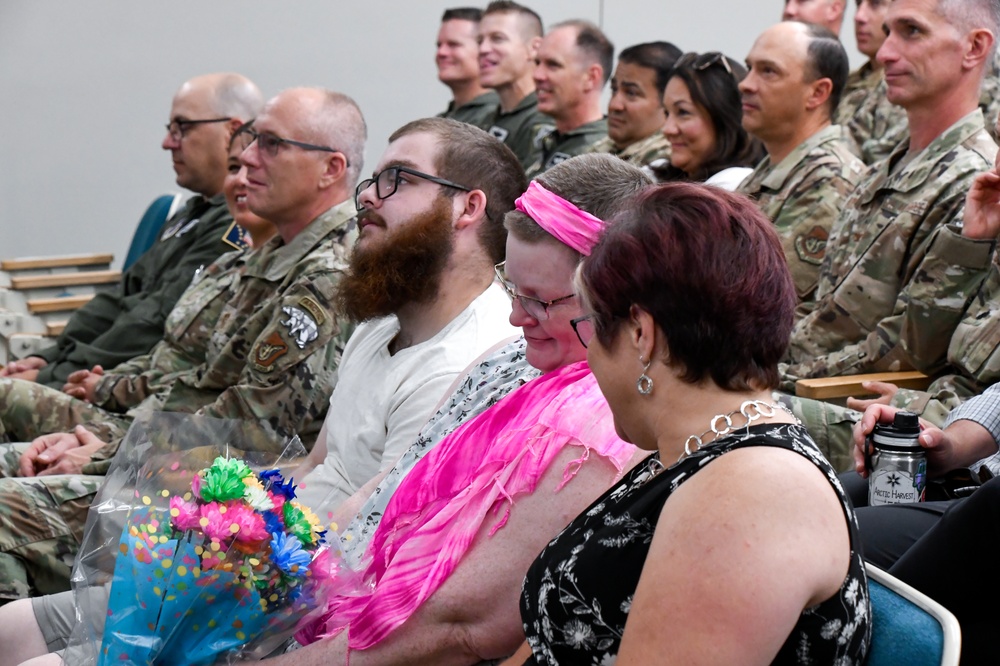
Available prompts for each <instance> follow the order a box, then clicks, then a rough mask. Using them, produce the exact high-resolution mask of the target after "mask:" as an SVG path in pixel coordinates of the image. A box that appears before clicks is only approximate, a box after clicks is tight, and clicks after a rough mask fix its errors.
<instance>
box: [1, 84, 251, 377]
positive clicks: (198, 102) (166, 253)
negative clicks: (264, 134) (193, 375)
mask: <svg viewBox="0 0 1000 666" xmlns="http://www.w3.org/2000/svg"><path fill="white" fill-rule="evenodd" d="M261 102H262V100H261V97H260V91H259V90H257V87H256V86H255V85H254V84H253V83H252V82H250V81H249V80H247V79H246V78H245V77H243V76H240V75H238V74H209V75H205V76H199V77H195V78H194V79H191V80H190V81H187V82H186V83H184V85H182V86H181V88H180V89H179V90H178V91H177V94H176V95H175V96H174V99H173V103H172V106H171V115H170V118H171V122H170V123H169V125H168V126H167V134H166V136H165V137H164V140H163V149H164V150H169V151H170V153H171V155H172V158H173V162H174V171H175V172H176V173H177V184H178V185H180V186H181V187H184V188H187V189H189V190H192V191H194V192H196V193H197V195H196V196H195V197H193V198H192V199H191V200H189V201H188V202H187V204H186V205H185V206H184V207H183V208H182V209H181V210H180V211H178V213H177V214H176V215H174V216H173V217H172V218H171V219H170V220H168V221H167V223H166V224H165V225H164V228H163V231H162V233H161V234H160V238H159V239H158V240H157V242H156V243H154V244H153V246H152V247H151V248H150V249H149V250H148V251H147V252H145V253H144V254H143V255H142V256H141V257H140V258H139V260H138V261H136V263H135V264H133V265H132V266H131V267H130V268H129V269H128V270H127V271H125V272H124V273H123V274H122V278H121V282H120V283H119V285H118V287H117V288H116V289H115V290H114V291H111V292H102V293H99V294H97V295H96V296H95V297H94V298H93V299H92V300H91V301H90V302H89V303H87V304H86V305H84V306H83V307H81V308H80V309H79V310H77V311H76V312H75V313H74V314H73V316H72V317H71V318H70V319H69V321H68V323H67V325H66V328H65V330H63V332H62V333H61V334H60V335H59V337H58V338H57V339H56V344H55V345H54V346H52V347H50V348H48V349H44V350H42V351H40V352H38V353H37V354H35V355H33V356H31V357H28V358H26V359H22V360H21V361H18V362H15V363H12V364H10V365H9V366H8V367H7V368H0V377H3V376H8V375H9V376H16V377H19V378H22V379H30V380H33V381H38V382H40V383H42V384H45V385H47V386H51V387H53V388H56V389H59V388H61V387H62V385H63V383H64V382H65V381H66V379H67V378H68V377H69V375H70V373H72V372H75V371H77V370H84V369H86V370H89V369H90V368H92V367H93V366H95V365H103V366H105V367H111V366H114V365H117V364H118V363H121V362H123V361H127V360H128V359H130V358H132V357H133V356H138V355H140V354H145V353H147V352H148V351H149V350H150V349H151V348H152V347H153V345H155V344H156V343H157V342H158V341H159V340H161V339H162V338H163V323H164V321H165V320H166V317H167V315H168V314H169V313H170V311H171V309H173V307H174V304H175V303H176V302H177V299H178V298H180V295H181V294H182V293H184V290H185V289H187V287H188V285H189V284H190V283H191V277H192V275H193V274H194V273H195V272H196V271H197V270H198V269H199V268H200V267H203V266H205V265H208V264H210V263H212V262H213V261H215V260H216V259H217V258H218V257H219V255H221V254H223V253H224V252H228V251H230V250H232V249H233V247H239V244H238V241H239V239H238V237H232V238H231V237H229V236H228V235H227V232H228V231H229V230H230V226H231V224H232V217H231V216H230V215H229V212H228V211H227V210H226V205H225V202H224V201H223V197H222V195H221V191H222V181H223V179H224V178H225V175H226V147H227V145H228V141H229V138H230V137H231V136H232V134H233V132H234V131H235V130H236V128H237V127H238V126H239V125H240V124H241V123H242V121H243V120H248V119H250V118H252V117H253V116H254V115H256V113H257V112H258V111H259V110H260V105H261Z"/></svg>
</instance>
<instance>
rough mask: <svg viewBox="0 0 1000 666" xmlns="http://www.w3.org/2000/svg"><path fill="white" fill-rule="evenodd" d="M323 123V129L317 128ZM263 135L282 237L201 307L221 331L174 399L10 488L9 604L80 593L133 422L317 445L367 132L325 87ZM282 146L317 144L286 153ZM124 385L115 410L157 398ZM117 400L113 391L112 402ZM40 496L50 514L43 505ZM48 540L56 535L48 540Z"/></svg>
mask: <svg viewBox="0 0 1000 666" xmlns="http://www.w3.org/2000/svg"><path fill="white" fill-rule="evenodd" d="M313 117H318V118H319V119H320V120H322V122H319V123H314V122H311V121H312V119H313ZM316 126H318V127H329V128H332V129H328V130H326V131H325V132H323V131H320V130H316V129H313V128H314V127H316ZM254 127H255V132H251V133H249V134H248V136H247V138H248V139H254V140H253V141H252V143H250V144H249V147H248V148H247V149H246V150H245V151H244V153H243V156H242V159H243V161H244V165H245V166H246V168H247V178H248V181H249V182H250V187H249V190H248V193H247V201H248V203H249V205H250V206H251V208H252V209H253V210H254V212H257V213H260V214H261V215H262V216H265V217H267V218H268V219H270V220H271V221H272V222H273V223H274V225H275V227H276V228H277V229H278V235H277V236H276V237H275V238H273V239H272V240H271V241H269V242H268V243H266V244H265V245H264V246H263V247H261V248H260V249H259V250H258V251H256V252H254V253H253V254H252V255H250V256H248V257H247V259H246V263H245V265H244V266H243V267H242V269H239V270H237V271H236V273H235V275H233V279H232V282H231V283H230V286H229V288H228V289H226V290H225V291H222V292H221V293H220V294H219V297H218V298H211V294H212V293H213V292H215V293H219V292H218V291H217V289H214V288H213V289H204V290H199V289H198V287H197V286H196V288H195V290H194V296H193V300H192V309H196V308H197V307H198V304H200V303H202V302H203V301H204V299H208V300H209V301H211V303H212V305H210V306H209V307H208V308H207V310H208V312H212V311H213V310H215V306H217V305H220V304H219V301H220V300H221V307H218V316H217V317H216V321H215V324H214V326H212V327H210V328H207V327H202V326H199V327H198V329H199V331H192V333H199V332H200V334H201V335H205V336H207V339H205V340H204V343H205V348H204V361H203V362H202V363H200V364H198V365H197V366H195V367H191V368H189V369H188V370H183V371H180V372H174V373H171V374H168V375H165V376H160V377H152V378H151V381H150V383H151V384H158V385H159V386H160V387H161V388H160V389H159V390H156V391H155V392H154V393H152V394H151V395H148V397H146V398H145V399H144V400H142V401H141V402H139V404H138V405H136V406H135V407H133V408H131V409H130V410H129V411H128V412H127V414H125V415H124V416H120V415H114V416H111V417H110V418H101V419H100V420H96V421H89V422H86V423H84V427H83V428H77V429H76V430H75V431H74V432H72V433H59V434H55V435H49V436H45V437H41V438H38V439H36V440H35V442H34V443H33V444H32V446H31V448H30V449H28V451H27V452H26V453H25V454H24V455H23V456H22V457H21V459H20V466H21V470H22V472H23V471H25V469H27V470H28V471H31V470H34V472H35V473H36V474H39V476H35V477H33V478H4V479H0V505H2V506H4V507H13V508H15V509H16V513H12V514H0V600H9V599H12V598H17V597H19V596H24V592H25V591H26V587H28V588H31V586H34V588H33V589H34V591H36V592H53V591H57V590H59V589H66V586H67V584H68V574H69V567H70V566H71V565H72V551H73V550H75V544H76V543H78V540H79V539H80V537H81V532H82V528H83V522H84V520H85V518H86V510H85V508H83V507H85V505H86V504H87V503H89V499H90V497H91V495H92V491H93V490H94V488H96V486H97V485H99V484H100V481H101V479H102V478H103V477H102V476H101V475H102V474H104V473H105V472H106V471H107V469H108V467H109V466H110V461H111V458H112V457H113V455H114V453H115V452H116V451H117V448H118V446H119V444H120V443H121V439H122V437H123V436H124V433H125V430H126V428H127V425H128V422H129V421H130V420H131V418H133V417H135V416H137V415H140V414H146V413H148V412H152V411H175V412H192V413H196V414H200V415H204V416H211V417H215V418H226V419H240V420H248V421H253V422H258V423H260V424H262V425H264V426H265V427H267V428H269V429H270V430H271V431H273V432H274V433H276V434H278V435H279V436H281V437H287V436H290V435H292V434H296V433H297V434H299V435H301V436H302V437H303V439H304V440H306V441H307V442H311V441H312V440H314V439H315V437H316V434H317V432H318V430H319V428H320V425H321V424H322V420H323V415H324V414H325V411H326V408H327V401H328V399H329V395H330V392H331V391H332V389H333V385H334V383H335V379H336V372H337V365H338V363H339V359H340V354H341V352H342V351H343V347H344V345H345V343H346V337H347V334H348V328H349V327H348V326H347V325H346V323H345V322H344V321H343V320H342V318H341V317H340V316H339V315H338V314H337V311H336V310H335V309H334V308H333V298H334V291H335V287H336V285H337V283H338V281H339V279H340V276H341V274H342V273H343V271H344V269H345V268H346V265H347V255H348V252H349V249H350V247H351V245H352V243H353V238H354V229H355V224H354V217H355V208H354V203H353V201H351V199H350V193H351V188H352V186H353V184H354V182H355V180H356V178H357V175H358V173H359V172H360V169H361V167H362V160H363V149H364V138H365V132H366V130H365V125H364V120H363V119H362V117H361V113H360V111H359V110H358V109H357V106H356V105H355V104H354V102H353V101H351V100H350V98H347V97H346V96H343V95H339V94H337V93H330V92H328V91H322V90H315V89H296V90H290V91H286V92H284V93H282V94H281V95H279V96H278V97H277V98H275V99H274V100H272V101H271V102H270V103H269V104H268V106H267V107H266V108H265V110H264V112H263V114H262V115H261V116H260V117H258V119H257V120H256V121H255V125H254ZM256 132H260V134H256ZM278 137H295V140H296V141H303V142H305V141H306V140H307V139H308V140H311V142H310V143H302V144H301V145H297V144H296V145H286V144H284V143H282V142H281V141H280V140H279V139H278ZM327 146H336V147H338V150H336V151H334V150H333V149H332V148H327ZM279 151H282V152H286V153H287V154H283V155H282V156H281V157H282V161H281V162H280V167H279V168H270V167H271V164H272V161H273V160H274V159H275V157H277V156H278V153H279ZM286 165H287V166H286ZM282 168H287V169H288V171H287V172H283V171H282ZM283 173H294V174H296V176H295V180H294V181H291V182H288V181H286V180H285V179H283V178H282V176H283ZM310 173H312V174H315V175H314V177H315V178H316V179H317V185H319V184H321V183H323V184H324V185H325V186H324V187H317V188H315V190H308V191H307V192H306V193H303V191H302V190H303V188H302V187H301V179H302V178H303V177H304V176H306V175H308V174H310ZM202 315H203V316H204V319H203V320H202V321H205V320H207V319H210V318H212V316H213V315H212V314H208V313H206V311H205V310H202ZM183 318H184V317H183V315H181V316H180V317H179V319H183ZM178 351H179V349H176V348H175V349H174V350H172V351H168V352H165V354H166V356H167V357H168V358H165V359H163V360H162V362H164V363H167V364H170V363H172V362H173V361H171V360H170V357H173V358H174V359H176V358H177V356H178V354H177V353H176V352H178ZM155 373H156V371H154V374H155ZM112 377H113V378H112V379H109V380H108V382H109V385H110V386H112V388H111V389H110V390H109V391H108V398H107V400H103V402H102V404H104V405H105V406H113V407H115V408H121V407H125V406H126V405H125V404H117V402H116V401H117V400H118V399H119V398H121V399H122V400H123V402H124V403H126V404H127V403H131V402H134V401H135V400H136V399H137V397H138V396H139V395H140V394H144V393H145V392H148V390H149V389H148V385H147V384H145V383H144V382H143V381H139V382H136V383H132V384H131V385H130V386H128V387H127V390H124V391H120V392H116V391H115V389H117V388H119V385H120V384H121V381H120V378H119V379H118V380H116V379H114V377H117V376H116V375H112ZM136 387H138V390H135V389H136ZM104 390H105V389H104V385H103V384H102V388H101V390H100V393H101V395H100V396H99V398H98V399H103V397H104V395H103V394H104ZM66 400H67V401H69V400H71V399H69V398H67V399H66ZM74 402H76V403H80V401H74ZM35 407H36V410H37V405H36V406H35ZM91 409H97V408H96V407H92V408H91ZM39 411H40V410H39ZM4 423H5V425H7V421H6V420H5V421H4ZM95 433H96V434H95ZM22 448H23V447H22ZM10 457H11V456H10V455H8V459H10ZM46 457H48V458H47V459H46ZM45 473H59V474H61V476H51V477H49V476H44V475H43V474H45ZM40 487H44V492H45V493H47V495H48V497H49V498H50V499H49V500H48V501H47V502H43V501H42V500H40V499H39V497H38V496H39V495H41V494H42V493H41V491H40V490H38V488H40ZM45 534H49V535H51V536H50V537H47V538H43V537H41V536H40V535H45ZM25 535H31V537H30V538H26V536H25ZM56 554H58V556H57V555H56ZM52 585H57V587H52Z"/></svg>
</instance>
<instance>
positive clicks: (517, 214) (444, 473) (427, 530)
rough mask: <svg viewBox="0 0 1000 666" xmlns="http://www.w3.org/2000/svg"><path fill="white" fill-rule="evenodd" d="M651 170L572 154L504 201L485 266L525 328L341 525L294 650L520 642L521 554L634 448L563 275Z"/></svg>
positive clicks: (406, 657) (533, 550) (429, 655)
mask: <svg viewBox="0 0 1000 666" xmlns="http://www.w3.org/2000/svg"><path fill="white" fill-rule="evenodd" d="M649 182H650V181H649V179H648V178H647V177H646V176H645V175H644V174H643V173H642V172H641V171H639V170H638V169H636V168H635V167H632V166H630V165H628V164H627V163H625V162H623V161H621V160H619V159H617V158H614V157H611V156H608V155H601V154H593V155H583V156H580V157H575V158H573V159H571V160H568V161H566V162H563V163H561V164H559V165H557V166H555V167H553V168H552V169H550V170H549V171H547V172H546V173H544V174H542V175H541V176H539V178H538V180H537V181H535V182H533V183H531V186H530V187H529V188H528V190H527V191H526V192H525V193H524V195H523V196H522V197H521V198H520V199H518V201H517V203H516V210H515V211H512V212H510V213H508V215H507V218H506V220H505V222H506V227H507V230H508V238H507V260H506V262H505V263H502V264H499V265H498V266H497V267H496V271H497V276H498V279H499V280H501V282H502V284H503V285H504V287H505V288H506V290H507V292H508V294H509V295H510V297H511V299H512V311H511V316H510V321H511V323H512V324H514V325H517V326H521V328H522V330H523V333H524V335H523V337H521V338H518V339H516V340H515V341H513V342H511V343H509V344H507V345H505V346H502V347H500V348H499V349H496V350H494V351H493V352H491V353H487V355H486V357H484V359H483V360H482V361H481V362H479V363H477V364H473V366H472V368H471V369H470V370H469V372H468V373H467V374H466V375H465V377H463V378H462V379H460V380H459V382H458V383H457V384H456V391H455V393H454V395H452V396H451V397H450V398H449V399H447V400H446V401H445V402H444V404H443V406H442V407H441V409H440V410H439V411H438V412H437V413H436V414H435V415H434V417H432V419H431V420H430V422H428V424H427V425H426V426H425V427H424V429H423V431H422V432H421V434H420V436H419V437H418V441H417V443H416V444H415V445H414V446H413V447H411V449H410V450H409V451H408V452H407V454H405V455H404V456H403V458H402V459H401V460H400V462H399V463H398V464H397V466H396V468H395V469H393V470H392V471H390V472H389V473H388V475H387V476H386V477H384V478H383V479H382V480H381V481H380V482H379V485H378V487H377V489H376V490H375V492H374V493H372V494H371V495H370V497H368V500H367V502H366V504H365V505H364V506H363V507H362V509H361V512H360V513H359V514H358V516H357V517H356V518H355V520H354V522H353V523H352V524H351V525H350V526H349V527H348V528H347V530H346V531H345V532H344V533H342V535H341V536H342V544H343V546H344V559H343V562H342V563H341V568H340V570H339V571H338V572H337V574H336V577H335V579H334V582H333V586H334V594H333V598H332V599H331V600H330V602H329V604H328V606H327V609H326V613H325V615H324V616H323V617H322V618H321V619H320V620H319V621H317V622H316V623H315V624H313V625H312V626H310V627H308V628H307V629H306V630H304V631H303V632H300V634H299V636H298V638H299V640H300V641H301V642H303V643H315V644H312V645H307V646H306V647H305V648H303V649H302V650H300V651H298V652H296V653H295V656H294V658H295V660H296V661H295V663H296V664H299V665H304V664H311V663H313V659H315V662H316V663H334V664H343V663H347V661H348V659H350V663H352V664H389V663H393V664H395V663H434V664H475V663H479V662H481V661H484V660H489V659H498V658H502V657H505V656H507V655H509V654H511V653H513V652H514V650H515V649H516V648H517V646H518V645H519V644H520V643H521V642H523V641H524V633H523V630H522V628H521V625H520V621H519V619H518V610H517V601H518V589H519V586H520V581H521V579H522V578H523V577H524V574H525V572H526V571H527V568H528V565H529V564H530V563H531V561H532V560H533V559H534V557H535V556H536V555H537V554H538V552H539V551H540V550H541V548H542V547H543V546H544V545H545V544H546V543H547V542H548V541H549V539H551V538H552V537H553V536H555V535H556V534H557V533H558V532H559V530H561V529H562V528H563V527H564V526H565V524H566V523H567V522H568V521H569V519H570V518H572V517H573V516H574V515H576V514H577V513H578V512H579V511H580V510H582V509H583V508H584V507H585V506H586V505H587V504H588V503H589V502H591V501H592V500H593V499H594V498H596V497H597V496H598V495H600V494H601V493H602V492H603V491H604V490H605V489H607V488H608V487H610V486H611V484H612V483H614V481H615V479H617V478H619V477H620V476H621V475H622V474H623V473H624V472H625V471H626V470H627V469H629V468H631V466H632V465H633V464H634V463H635V462H636V461H637V460H638V458H637V455H638V452H637V450H636V449H635V448H634V447H632V446H631V445H629V444H626V443H624V442H622V441H621V440H620V439H619V438H618V436H617V435H616V434H615V430H614V423H613V421H612V418H611V414H610V411H609V409H608V406H607V403H606V402H605V400H604V398H603V396H602V395H601V393H600V391H599V390H598V387H597V385H596V383H595V381H594V379H593V376H592V375H591V374H590V369H589V367H588V366H587V363H586V361H585V358H586V350H585V349H584V347H583V346H582V345H581V343H580V341H579V339H578V338H577V335H576V333H575V332H574V327H573V320H574V318H576V317H579V316H580V315H581V314H582V310H581V303H580V301H579V299H578V298H577V296H576V294H575V293H574V292H575V288H574V284H573V276H574V274H575V272H576V268H577V265H578V264H579V263H580V261H581V259H582V258H583V257H584V256H586V255H589V254H590V251H591V249H592V248H593V247H594V245H595V244H596V242H597V240H598V238H599V237H600V235H601V233H602V231H603V230H604V227H605V223H604V222H603V221H602V220H604V219H609V218H610V217H611V216H612V214H613V213H615V212H616V211H617V210H619V209H620V208H622V207H625V206H627V205H628V203H629V201H630V200H631V199H632V198H633V197H634V195H635V194H636V193H637V192H639V191H640V190H642V189H644V188H645V187H646V186H647V185H648V184H649ZM366 491H367V492H370V491H371V489H370V488H366V489H362V493H365V492H366Z"/></svg>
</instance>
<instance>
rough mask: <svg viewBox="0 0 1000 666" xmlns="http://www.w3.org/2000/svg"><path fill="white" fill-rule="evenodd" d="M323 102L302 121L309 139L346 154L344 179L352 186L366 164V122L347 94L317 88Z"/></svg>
mask: <svg viewBox="0 0 1000 666" xmlns="http://www.w3.org/2000/svg"><path fill="white" fill-rule="evenodd" d="M318 90H320V92H321V93H322V94H323V103H322V105H321V106H320V108H319V109H317V111H318V112H317V113H315V114H310V115H309V116H308V118H307V119H306V120H305V121H304V122H305V124H306V126H307V128H308V130H307V131H308V132H309V134H310V135H311V136H310V137H309V140H311V141H315V142H316V143H318V144H320V145H323V146H330V147H331V148H336V149H337V150H339V151H340V152H342V153H343V154H344V157H346V158H347V163H348V167H347V179H348V180H347V182H348V184H349V185H350V186H351V187H352V189H353V186H354V184H355V183H357V182H358V179H359V177H360V175H361V171H362V169H363V168H364V165H365V141H367V140H368V126H367V125H366V124H365V118H364V116H363V115H362V114H361V108H360V107H358V104H357V102H355V101H354V100H353V99H351V98H350V97H349V96H347V95H345V94H343V93H339V92H334V91H333V90H325V89H322V88H319V89H318Z"/></svg>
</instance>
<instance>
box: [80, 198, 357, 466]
mask: <svg viewBox="0 0 1000 666" xmlns="http://www.w3.org/2000/svg"><path fill="white" fill-rule="evenodd" d="M354 216H355V208H354V202H353V201H352V200H348V201H345V202H344V203H342V204H340V205H338V206H335V207H334V208H331V209H330V210H328V211H327V212H326V213H324V214H323V215H321V216H320V217H318V218H317V219H316V220H314V221H313V222H312V223H311V224H310V225H309V226H308V227H306V228H305V229H304V230H303V231H301V232H300V233H299V234H298V235H297V236H296V237H295V238H294V239H293V240H292V241H291V242H290V243H288V244H287V245H286V244H285V243H284V242H283V241H282V239H281V237H280V236H276V237H275V238H273V239H271V240H270V241H268V242H267V243H266V244H265V245H263V246H262V247H261V249H260V252H258V253H254V255H252V256H251V257H249V258H248V260H247V265H246V269H245V272H244V273H243V275H242V276H241V277H240V279H239V285H238V286H237V288H236V290H235V293H234V294H233V296H232V298H230V299H229V300H228V301H227V302H226V304H225V305H224V306H223V308H222V312H221V314H220V316H219V319H218V323H217V324H216V326H215V328H214V330H212V332H211V336H210V340H209V342H208V347H207V349H206V352H205V362H204V363H203V364H201V365H200V366H198V367H197V368H193V369H191V370H189V371H188V372H186V373H182V374H180V375H179V376H178V377H177V378H176V379H175V380H174V382H173V383H172V384H171V385H170V387H169V388H168V389H167V390H166V391H165V392H162V393H159V394H156V395H153V396H151V397H149V398H147V399H146V400H145V401H144V402H143V403H142V404H140V405H139V406H138V407H136V408H134V409H132V410H130V411H129V415H130V416H133V417H135V416H139V415H140V414H146V413H149V412H152V411H168V412H189V413H190V412H193V413H196V414H199V415H202V416H210V417H213V418H222V419H242V420H249V421H257V422H259V423H262V424H265V425H266V426H269V428H270V429H271V430H272V431H274V432H276V433H277V434H278V435H279V436H282V437H287V436H289V435H292V434H295V433H297V434H299V435H300V436H301V437H302V439H303V440H304V441H307V442H311V441H312V440H314V439H315V437H316V434H317V433H318V431H319V429H320V427H321V426H322V424H323V418H324V417H325V414H326V409H327V405H328V404H329V398H330V393H331V392H332V391H333V386H334V383H335V382H336V377H337V367H338V365H339V362H340V356H341V353H342V352H343V349H344V345H345V344H346V342H347V337H348V335H349V334H350V330H351V327H350V326H349V325H348V323H347V322H346V321H345V320H344V319H343V318H342V317H341V316H340V315H339V314H338V313H336V312H335V311H334V310H333V307H332V301H333V296H334V291H335V288H336V286H337V283H338V282H339V280H340V276H341V274H342V273H343V272H344V271H345V270H346V268H347V258H348V254H349V252H350V248H351V246H352V245H353V240H354V238H355V236H356V234H355V229H356V226H355V220H354ZM87 425H88V426H94V427H91V428H90V429H92V430H96V431H97V432H98V434H101V435H104V436H105V437H107V436H108V435H110V437H111V442H110V443H109V445H108V446H106V447H104V449H102V451H100V452H98V453H97V454H95V456H94V458H93V460H94V462H93V463H91V464H89V465H87V466H86V467H85V468H84V473H85V474H99V473H103V471H105V470H106V468H107V466H108V464H109V463H110V461H109V460H108V458H110V456H112V455H113V454H114V452H115V451H116V450H117V447H118V444H119V443H120V441H121V436H122V435H123V434H124V433H121V432H110V433H109V432H107V431H106V430H102V428H101V426H102V425H103V424H87Z"/></svg>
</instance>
